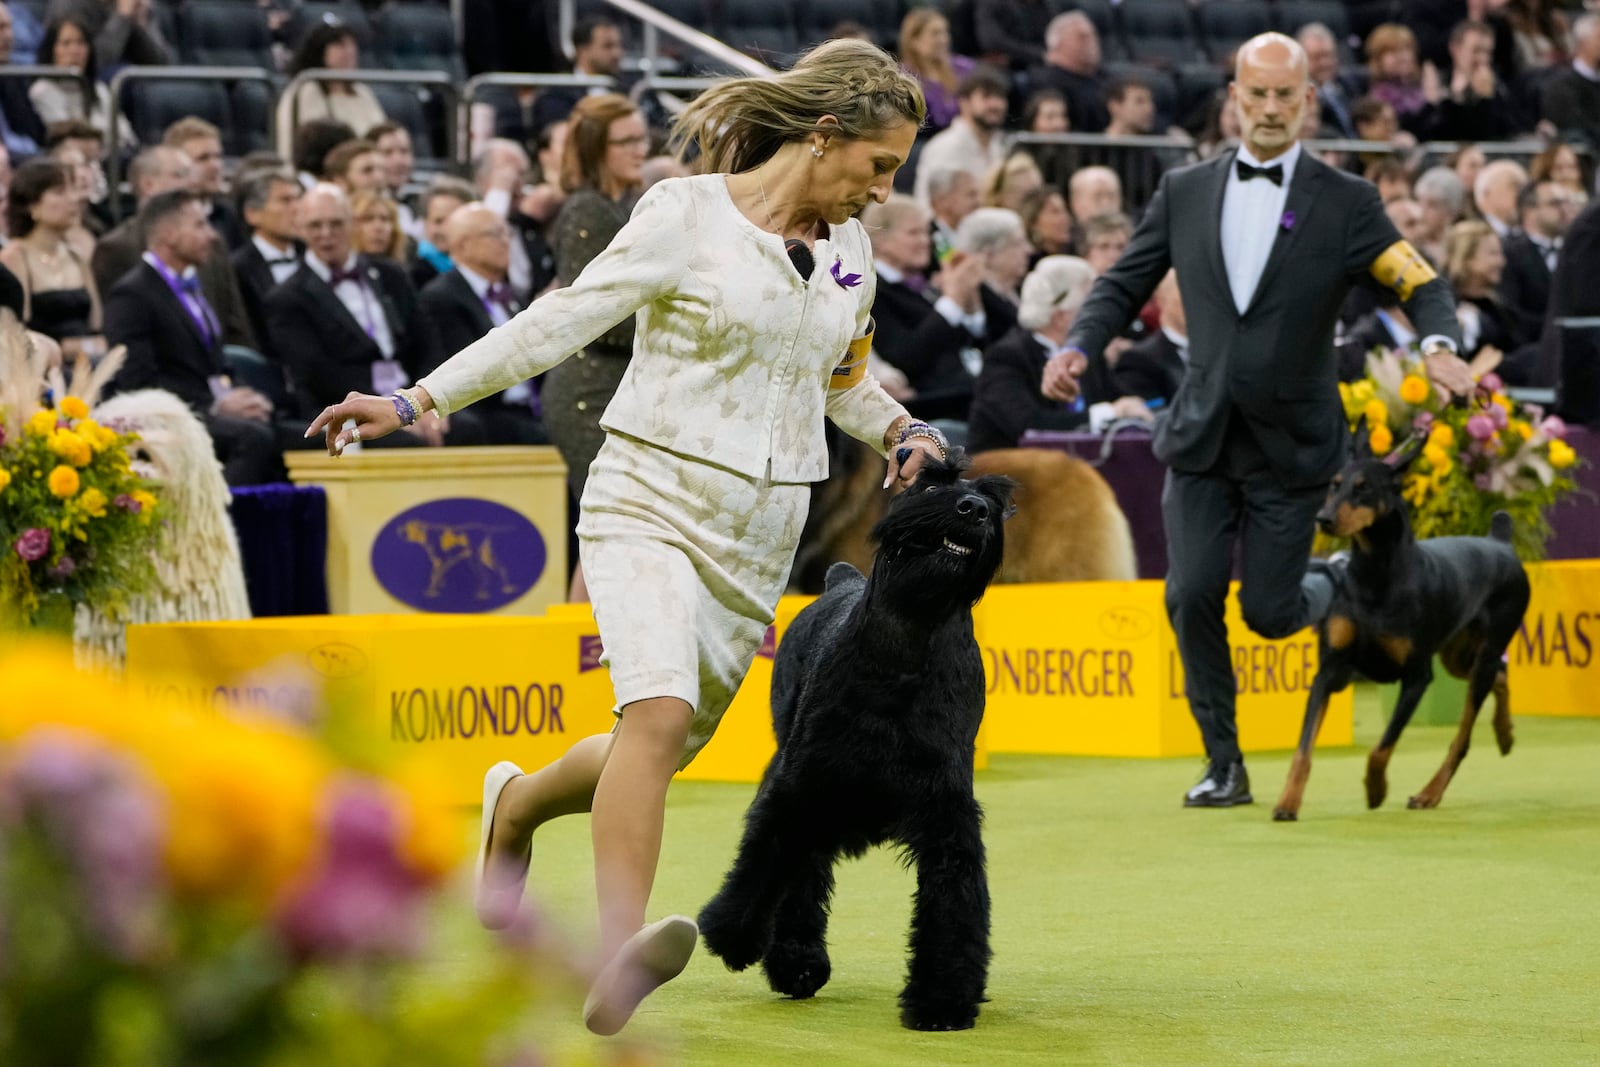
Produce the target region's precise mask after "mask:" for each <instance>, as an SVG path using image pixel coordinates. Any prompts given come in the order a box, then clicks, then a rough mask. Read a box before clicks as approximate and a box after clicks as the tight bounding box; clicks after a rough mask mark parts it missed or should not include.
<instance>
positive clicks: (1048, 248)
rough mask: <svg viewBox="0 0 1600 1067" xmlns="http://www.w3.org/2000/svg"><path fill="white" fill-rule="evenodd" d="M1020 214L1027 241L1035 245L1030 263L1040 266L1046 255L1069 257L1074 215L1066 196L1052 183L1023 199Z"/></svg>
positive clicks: (1042, 186)
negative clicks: (1068, 209) (1071, 212)
mask: <svg viewBox="0 0 1600 1067" xmlns="http://www.w3.org/2000/svg"><path fill="white" fill-rule="evenodd" d="M1017 214H1019V215H1021V216H1022V225H1023V231H1024V232H1025V233H1026V234H1027V235H1028V244H1030V245H1032V246H1033V253H1032V256H1031V257H1030V260H1029V263H1030V266H1033V265H1037V264H1038V262H1039V260H1041V259H1043V258H1044V257H1045V256H1070V255H1071V254H1072V250H1073V249H1072V215H1071V214H1069V213H1068V211H1067V198H1066V197H1064V196H1062V195H1061V190H1060V189H1057V188H1056V187H1055V186H1053V185H1041V186H1039V188H1037V189H1035V190H1034V191H1033V192H1031V193H1029V194H1028V195H1027V196H1026V197H1024V198H1023V200H1022V205H1021V207H1020V208H1019V210H1018V212H1017Z"/></svg>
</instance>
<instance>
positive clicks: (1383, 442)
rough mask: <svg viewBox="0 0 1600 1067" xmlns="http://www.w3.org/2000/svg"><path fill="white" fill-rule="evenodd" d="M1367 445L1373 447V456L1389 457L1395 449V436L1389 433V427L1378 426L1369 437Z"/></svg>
mask: <svg viewBox="0 0 1600 1067" xmlns="http://www.w3.org/2000/svg"><path fill="white" fill-rule="evenodd" d="M1367 444H1368V445H1370V446H1371V448H1372V454H1373V455H1375V456H1383V455H1387V454H1388V452H1389V449H1391V448H1393V447H1394V435H1393V434H1391V433H1390V432H1389V427H1387V426H1378V427H1375V428H1374V429H1373V431H1372V433H1371V434H1369V435H1368V436H1367Z"/></svg>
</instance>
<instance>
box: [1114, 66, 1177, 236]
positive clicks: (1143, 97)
mask: <svg viewBox="0 0 1600 1067" xmlns="http://www.w3.org/2000/svg"><path fill="white" fill-rule="evenodd" d="M1106 107H1107V109H1109V111H1110V114H1111V121H1110V123H1109V124H1108V125H1107V126H1106V133H1108V134H1111V135H1113V136H1116V137H1143V136H1146V135H1148V134H1149V133H1150V132H1151V131H1152V130H1153V129H1154V123H1155V119H1156V105H1155V97H1154V95H1152V94H1151V92H1150V86H1149V85H1148V84H1147V83H1146V82H1145V81H1144V80H1143V79H1142V78H1140V77H1137V76H1127V77H1121V78H1116V79H1114V80H1113V81H1112V82H1111V84H1110V85H1109V86H1108V87H1107V88H1106ZM1108 160H1109V162H1110V164H1111V169H1112V170H1114V171H1116V172H1117V177H1118V178H1119V179H1120V184H1121V187H1122V191H1123V193H1124V194H1125V195H1126V196H1127V198H1128V199H1129V200H1130V201H1131V202H1132V203H1134V204H1137V205H1140V206H1143V205H1144V204H1147V203H1149V202H1150V198H1151V197H1152V196H1154V195H1155V192H1156V186H1157V185H1159V184H1160V182H1161V173H1162V171H1163V170H1165V169H1166V160H1164V159H1163V158H1162V157H1161V156H1160V155H1159V154H1158V153H1157V152H1156V150H1155V149H1152V148H1118V149H1115V150H1113V151H1111V152H1109V153H1108Z"/></svg>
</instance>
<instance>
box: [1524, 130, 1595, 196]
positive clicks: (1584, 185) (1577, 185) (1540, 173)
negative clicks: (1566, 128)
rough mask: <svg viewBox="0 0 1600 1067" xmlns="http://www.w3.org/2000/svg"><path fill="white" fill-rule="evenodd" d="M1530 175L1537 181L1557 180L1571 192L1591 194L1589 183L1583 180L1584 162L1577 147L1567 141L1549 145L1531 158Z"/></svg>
mask: <svg viewBox="0 0 1600 1067" xmlns="http://www.w3.org/2000/svg"><path fill="white" fill-rule="evenodd" d="M1528 176H1529V177H1530V178H1532V179H1533V180H1534V181H1536V182H1542V181H1552V182H1555V183H1556V184H1557V185H1559V186H1561V187H1562V188H1563V189H1565V190H1567V191H1568V192H1569V193H1577V194H1578V195H1580V196H1583V197H1588V195H1589V183H1588V182H1586V181H1584V180H1583V164H1582V162H1581V161H1580V160H1579V159H1578V152H1577V149H1575V148H1573V147H1572V146H1571V145H1570V144H1568V143H1567V142H1565V141H1556V142H1554V143H1552V144H1550V145H1547V146H1546V147H1545V148H1544V149H1543V150H1542V151H1541V152H1540V153H1539V154H1538V155H1536V156H1534V157H1533V158H1532V159H1530V160H1529V161H1528Z"/></svg>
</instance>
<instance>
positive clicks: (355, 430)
mask: <svg viewBox="0 0 1600 1067" xmlns="http://www.w3.org/2000/svg"><path fill="white" fill-rule="evenodd" d="M350 440H352V441H354V442H355V443H356V444H360V443H361V427H359V426H352V427H350Z"/></svg>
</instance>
